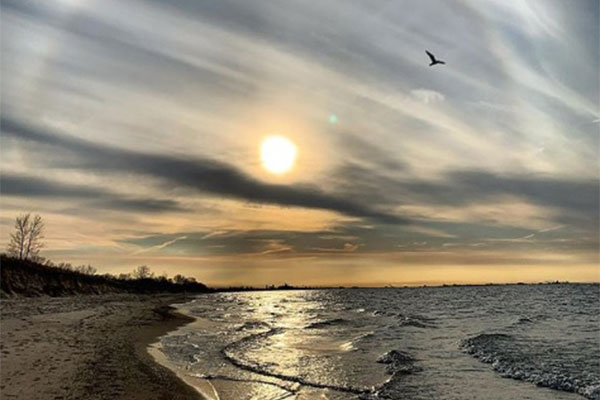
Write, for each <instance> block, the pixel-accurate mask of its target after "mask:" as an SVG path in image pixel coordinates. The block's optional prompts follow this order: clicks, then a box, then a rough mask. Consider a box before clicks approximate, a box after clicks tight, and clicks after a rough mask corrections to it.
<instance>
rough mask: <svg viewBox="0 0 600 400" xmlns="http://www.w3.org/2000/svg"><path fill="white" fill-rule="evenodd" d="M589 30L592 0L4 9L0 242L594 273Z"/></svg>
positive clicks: (112, 252) (399, 277) (264, 274)
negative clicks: (26, 226)
mask: <svg viewBox="0 0 600 400" xmlns="http://www.w3.org/2000/svg"><path fill="white" fill-rule="evenodd" d="M599 20H600V3H599V2H598V1H593V0H591V1H585V0H580V1H576V2H565V1H562V0H560V1H558V0H557V1H555V0H538V1H520V2H503V1H499V0H484V1H482V0H460V1H459V0H457V1H433V0H431V1H378V2H369V3H368V4H367V3H366V2H362V1H358V0H351V1H341V0H340V1H311V2H308V1H300V0H290V1H285V2H272V1H266V0H256V1H251V2H250V1H241V0H238V1H229V0H220V1H202V0H177V1H171V2H168V4H167V3H166V2H161V1H129V0H125V1H123V0H121V1H107V0H102V1H99V0H58V1H53V2H43V1H42V2H34V1H23V0H4V1H3V2H2V6H1V13H0V22H1V26H0V29H1V35H2V36H1V46H2V55H3V57H2V61H1V62H2V80H1V121H0V122H1V128H2V133H1V153H0V154H1V160H0V162H1V172H2V176H1V181H0V192H1V202H2V207H1V211H0V227H1V233H0V245H1V246H2V248H3V249H5V248H6V244H7V242H8V238H9V234H10V231H11V230H12V225H13V221H14V218H15V216H17V215H19V214H21V213H23V212H33V213H38V214H40V215H42V217H43V218H44V219H45V222H46V239H45V243H46V248H45V249H44V250H43V251H42V253H41V254H42V256H44V257H47V258H49V259H51V260H53V261H57V262H60V261H67V262H72V263H74V264H84V263H85V264H92V265H94V266H95V267H96V268H98V270H99V272H101V273H104V272H110V273H120V272H128V271H131V270H132V269H133V268H134V267H136V266H138V265H143V264H145V265H148V266H149V267H150V268H151V269H152V270H153V271H154V272H155V273H157V274H161V273H163V272H166V273H167V274H168V275H170V276H173V275H175V274H179V273H181V274H185V275H188V276H194V277H196V278H197V279H198V280H201V281H202V282H205V283H207V284H209V285H239V284H244V285H264V284H276V285H278V284H282V283H284V282H287V283H289V284H293V285H382V286H384V285H388V284H393V285H402V284H411V285H418V284H424V283H425V284H443V283H449V284H451V283H485V282H518V281H523V282H538V281H548V280H569V281H599V280H600V266H599V262H600V259H599V240H600V238H599V220H600V215H599V201H600V199H599V192H600V185H599V165H598V160H599V158H598V155H599V154H598V152H599V129H600V111H599V103H600V88H599V86H600V80H599V71H600V50H599V46H600V43H599V34H600V31H599V29H600V28H599V22H598V21H599ZM425 50H429V51H431V52H432V53H433V54H435V55H436V57H438V58H439V59H441V60H444V61H445V62H446V65H436V66H434V67H430V66H429V62H430V59H429V57H428V55H427V54H426V53H425ZM273 136H277V137H279V138H283V141H279V142H277V141H275V142H276V143H279V146H283V147H277V146H278V145H277V144H276V145H275V147H271V148H270V150H269V151H270V153H269V154H267V155H265V146H264V145H263V143H264V141H265V139H267V138H269V137H273ZM281 143H284V144H283V145H282V144H281ZM261 146H262V154H261ZM286 146H287V147H286Z"/></svg>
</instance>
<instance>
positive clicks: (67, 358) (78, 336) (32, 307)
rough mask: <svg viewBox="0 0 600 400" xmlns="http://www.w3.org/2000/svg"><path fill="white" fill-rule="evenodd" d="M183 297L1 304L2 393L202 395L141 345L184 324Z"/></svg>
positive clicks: (106, 297)
mask: <svg viewBox="0 0 600 400" xmlns="http://www.w3.org/2000/svg"><path fill="white" fill-rule="evenodd" d="M184 300H185V299H184V298H183V297H182V296H173V295H164V296H156V295H153V296H137V295H101V296H78V297H75V296H74V297H63V298H48V297H46V298H22V299H8V300H6V299H3V300H2V301H1V302H0V311H1V320H0V339H1V340H0V398H1V399H2V400H8V399H24V400H25V399H26V400H29V399H32V400H33V399H55V400H59V399H133V400H137V399H140V400H141V399H145V400H153V399H165V400H166V399H178V400H188V399H189V400H191V399H200V398H201V397H200V395H199V394H198V392H197V391H195V390H194V389H193V388H191V387H190V386H188V385H186V384H185V383H183V382H182V381H181V380H179V379H178V378H177V377H176V376H175V374H174V373H173V372H171V371H169V370H168V369H166V368H164V367H163V366H160V365H158V364H157V363H155V362H154V360H153V359H152V357H151V356H150V355H149V354H148V352H147V351H146V350H147V347H148V345H149V344H150V343H153V342H155V341H156V340H157V338H158V336H161V335H163V334H165V333H166V332H168V331H170V330H173V329H175V328H177V327H178V326H181V325H183V324H185V323H187V322H189V319H188V318H187V317H184V316H181V315H177V314H174V313H172V312H171V309H170V308H169V307H168V304H172V303H176V302H181V301H184Z"/></svg>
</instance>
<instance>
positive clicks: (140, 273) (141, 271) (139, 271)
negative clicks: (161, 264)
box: [132, 265, 154, 279]
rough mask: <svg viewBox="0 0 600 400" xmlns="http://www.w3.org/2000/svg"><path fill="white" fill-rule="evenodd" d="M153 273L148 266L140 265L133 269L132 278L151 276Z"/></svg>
mask: <svg viewBox="0 0 600 400" xmlns="http://www.w3.org/2000/svg"><path fill="white" fill-rule="evenodd" d="M153 275H154V274H152V273H151V272H150V268H148V266H147V265H140V266H139V267H137V268H136V269H134V270H133V274H132V276H133V279H146V278H152V276H153Z"/></svg>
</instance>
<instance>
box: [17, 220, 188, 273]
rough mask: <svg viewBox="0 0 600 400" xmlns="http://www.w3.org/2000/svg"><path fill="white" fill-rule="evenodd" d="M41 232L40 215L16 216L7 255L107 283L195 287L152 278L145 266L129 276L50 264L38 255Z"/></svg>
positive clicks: (66, 264)
mask: <svg viewBox="0 0 600 400" xmlns="http://www.w3.org/2000/svg"><path fill="white" fill-rule="evenodd" d="M44 230H45V224H44V221H43V219H42V217H41V216H40V215H34V216H32V215H31V214H30V213H27V214H22V215H19V216H17V217H16V218H15V224H14V231H13V233H11V235H10V241H9V243H8V246H7V248H6V252H7V256H8V257H10V258H13V259H16V260H19V261H31V262H34V263H38V264H41V265H43V266H46V267H51V268H58V269H61V270H65V271H72V272H76V273H80V274H83V275H90V276H93V275H95V276H103V277H105V278H107V279H111V280H121V281H132V280H147V279H151V280H155V281H159V282H167V283H173V284H176V285H194V284H197V282H196V279H195V278H193V277H186V276H183V275H181V274H177V275H175V276H174V277H173V278H169V277H168V276H167V274H166V273H163V274H162V275H159V276H156V275H155V274H154V273H153V272H152V271H151V270H150V268H149V267H148V266H147V265H140V266H138V267H136V268H134V270H133V271H132V272H130V273H121V274H119V275H112V274H103V275H97V273H98V270H97V269H96V268H95V267H93V266H91V265H77V266H74V265H72V264H71V263H65V262H61V263H54V262H52V261H50V260H46V259H44V258H43V257H41V256H40V251H41V250H42V249H43V248H44V243H43V241H42V240H43V239H44Z"/></svg>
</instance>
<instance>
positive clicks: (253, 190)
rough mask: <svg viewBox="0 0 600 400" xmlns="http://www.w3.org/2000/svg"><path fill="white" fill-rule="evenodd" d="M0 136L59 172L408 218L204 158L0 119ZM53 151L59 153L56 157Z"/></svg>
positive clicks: (395, 220)
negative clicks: (43, 154) (45, 155)
mask: <svg viewBox="0 0 600 400" xmlns="http://www.w3.org/2000/svg"><path fill="white" fill-rule="evenodd" d="M1 127H2V132H3V134H4V135H5V136H10V137H13V138H15V139H17V140H19V141H29V142H35V143H37V144H41V145H44V146H50V147H52V148H53V149H54V151H55V152H53V154H60V156H59V158H58V159H57V160H54V161H52V162H53V163H54V164H55V165H56V166H60V167H62V168H78V169H82V170H92V171H94V172H99V171H104V172H111V173H116V174H131V173H134V174H139V175H146V176H150V177H154V178H159V179H161V180H162V182H163V183H165V184H167V185H170V186H173V187H185V188H190V189H194V190H198V191H202V192H207V193H211V194H214V195H219V196H222V197H226V198H234V199H239V200H246V201H250V202H254V203H261V204H274V205H280V206H287V207H304V208H312V209H323V210H330V211H335V212H338V213H341V214H345V215H349V216H354V217H361V218H370V219H374V220H377V221H379V222H381V223H391V224H404V223H408V220H407V219H405V218H403V217H400V216H397V215H393V214H389V213H386V212H382V211H377V210H374V209H371V208H369V207H367V206H364V205H361V204H359V203H355V202H353V201H350V200H347V199H344V198H340V197H336V196H333V195H330V194H327V193H325V192H323V191H321V190H320V189H318V188H315V187H310V186H306V185H295V186H291V185H280V184H270V183H265V182H261V181H259V180H257V179H255V178H253V177H251V176H249V175H247V174H245V173H244V172H242V171H241V170H239V169H237V168H235V167H234V166H232V165H229V164H226V163H223V162H219V161H215V160H212V159H208V158H178V157H174V156H170V155H163V154H151V153H142V152H136V151H132V150H126V149H120V148H116V147H110V146H106V145H102V144H98V143H93V142H89V141H86V140H82V139H77V138H74V137H68V136H64V135H56V134H49V133H46V132H42V131H41V130H39V129H35V128H31V127H29V126H26V125H23V124H21V123H19V122H17V121H14V120H12V119H10V118H6V117H4V118H2V120H1ZM56 151H58V153H56Z"/></svg>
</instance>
